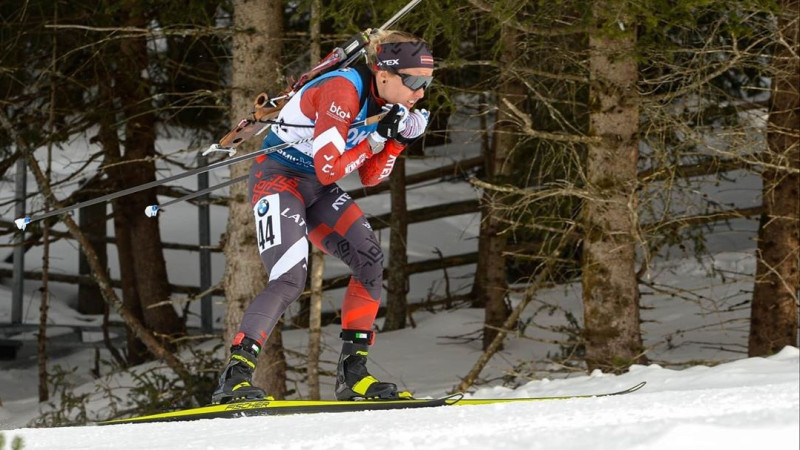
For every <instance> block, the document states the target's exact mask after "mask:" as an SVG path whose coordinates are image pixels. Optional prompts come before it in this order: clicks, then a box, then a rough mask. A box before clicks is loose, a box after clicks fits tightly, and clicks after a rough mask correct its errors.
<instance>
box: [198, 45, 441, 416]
mask: <svg viewBox="0 0 800 450" xmlns="http://www.w3.org/2000/svg"><path fill="white" fill-rule="evenodd" d="M367 58H368V65H362V66H355V67H352V68H346V69H340V70H335V71H332V72H329V73H327V74H324V75H321V76H319V77H318V78H315V79H313V80H312V81H310V82H309V83H308V84H306V85H305V86H304V87H303V88H302V89H301V90H300V91H299V92H298V93H297V94H295V95H294V96H293V97H292V98H291V100H289V102H288V103H287V104H286V106H284V108H283V109H282V110H281V113H280V115H279V116H278V120H277V122H278V123H277V124H276V125H273V126H272V128H271V131H270V133H269V134H268V135H267V137H266V138H265V139H264V143H263V146H262V148H269V147H273V146H275V145H278V144H281V143H284V142H295V141H299V140H302V139H306V138H309V137H311V138H313V140H311V141H310V142H308V143H304V144H297V145H295V146H293V147H291V148H288V149H284V150H280V151H276V152H273V153H269V154H266V155H262V156H259V157H258V158H257V159H256V160H255V162H254V163H253V167H252V169H251V171H250V193H251V197H250V201H251V204H252V206H253V215H254V217H255V226H256V236H257V244H258V250H259V252H260V254H261V261H262V262H263V264H264V267H265V269H266V270H267V273H268V274H269V281H268V283H267V287H266V288H265V289H264V290H263V291H262V292H261V293H260V294H258V295H257V296H256V297H255V299H254V300H253V302H252V303H251V304H250V306H249V307H248V308H247V310H246V311H245V313H244V317H243V319H242V322H241V324H240V326H239V332H238V333H237V334H236V336H235V337H234V339H233V343H232V347H231V356H230V359H229V361H228V363H227V365H226V366H225V368H224V369H223V371H222V373H221V375H220V378H219V385H218V387H217V389H216V390H215V391H214V393H213V395H212V402H213V403H227V402H231V401H241V400H252V399H259V398H264V397H265V396H266V393H265V392H264V390H263V389H261V388H258V387H256V386H253V385H252V384H251V378H252V374H253V371H254V369H255V367H256V359H257V356H258V353H259V352H260V350H261V347H262V346H263V344H264V341H265V340H266V339H267V338H268V337H269V335H270V333H271V332H272V329H273V328H274V327H275V325H276V324H277V323H278V319H280V317H281V315H282V314H283V313H284V311H286V309H287V308H288V307H289V305H290V304H291V303H292V302H294V301H295V300H296V299H297V298H298V297H299V296H300V294H301V293H302V291H303V288H304V286H305V282H306V274H307V258H308V241H311V243H312V244H314V245H315V246H316V247H318V248H320V249H321V250H323V251H324V252H326V253H327V254H329V255H334V256H336V257H337V258H339V259H341V260H342V261H343V262H345V263H346V264H347V265H348V267H349V268H350V270H351V271H352V276H351V278H350V283H349V285H348V287H347V290H346V292H345V294H344V300H343V302H342V332H341V335H340V337H341V339H342V341H343V345H342V352H341V356H340V357H339V363H338V366H337V371H336V372H337V374H336V387H335V395H336V398H337V399H338V400H354V399H361V398H381V399H396V398H401V397H405V396H407V395H410V394H407V393H398V392H397V386H396V385H395V384H393V383H387V382H381V381H378V380H377V379H376V378H375V377H373V376H372V375H370V374H369V372H368V371H367V368H366V363H367V355H368V351H369V348H370V346H371V345H372V343H373V341H374V338H375V334H374V332H373V330H372V328H373V322H374V321H375V316H376V315H377V312H378V306H379V305H380V300H381V290H382V272H383V251H382V250H381V247H380V245H379V243H378V241H377V239H376V237H375V234H374V233H373V231H372V229H371V228H370V225H369V222H367V220H366V218H365V217H364V213H363V212H362V211H361V209H360V208H359V207H358V205H356V204H355V202H354V201H353V200H352V199H351V198H350V196H348V195H347V193H346V192H344V191H343V190H342V189H341V188H339V186H337V185H336V181H337V180H339V179H341V178H342V177H344V176H345V175H347V174H349V173H351V172H354V171H358V173H359V176H360V178H361V183H362V184H363V185H364V186H373V185H376V184H378V183H380V182H381V181H382V180H384V179H385V178H386V177H388V176H389V174H390V173H391V171H392V168H393V166H394V163H395V160H396V159H397V157H398V156H399V155H400V153H401V152H402V151H403V149H404V148H405V146H406V145H408V144H409V143H410V142H412V141H413V140H415V139H416V138H418V137H419V136H421V135H422V133H423V132H424V131H425V128H426V127H427V125H428V112H427V111H425V110H424V109H423V110H417V109H414V107H415V106H416V105H417V102H419V101H420V100H421V99H422V98H423V97H424V95H425V91H426V89H428V87H429V86H430V84H431V82H432V81H433V56H432V55H431V52H430V50H429V48H428V46H427V44H425V42H423V41H422V40H420V39H419V38H416V37H414V36H413V35H410V34H407V33H403V32H398V31H383V32H379V33H377V34H375V35H372V36H371V37H370V43H369V44H368V47H367ZM387 111H388V112H387ZM381 112H386V115H385V116H384V117H383V118H382V119H381V120H380V121H379V122H378V123H377V124H372V125H365V124H363V122H362V121H363V120H364V119H366V118H367V117H372V116H375V115H376V114H379V113H381Z"/></svg>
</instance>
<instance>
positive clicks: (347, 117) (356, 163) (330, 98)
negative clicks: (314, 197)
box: [300, 77, 372, 184]
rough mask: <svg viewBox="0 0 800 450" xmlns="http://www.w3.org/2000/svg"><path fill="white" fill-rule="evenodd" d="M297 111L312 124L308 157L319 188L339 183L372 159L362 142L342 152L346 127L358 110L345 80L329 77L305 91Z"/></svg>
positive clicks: (353, 92) (355, 97) (353, 90)
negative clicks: (311, 156) (311, 155)
mask: <svg viewBox="0 0 800 450" xmlns="http://www.w3.org/2000/svg"><path fill="white" fill-rule="evenodd" d="M300 109H301V110H302V112H303V114H304V115H305V116H306V117H309V118H311V119H312V120H314V121H315V123H314V141H313V143H312V152H313V153H312V154H313V158H314V169H315V171H316V173H317V178H319V180H320V182H322V184H331V183H333V182H335V181H337V180H339V179H340V178H342V177H344V176H345V175H347V174H348V173H350V172H352V171H354V170H356V169H358V168H359V167H360V166H361V165H362V164H364V161H366V160H367V158H369V157H371V156H372V150H371V149H370V147H369V143H368V142H367V140H366V139H364V140H363V141H362V142H361V143H360V144H359V145H356V146H355V147H353V148H351V149H350V150H348V151H345V149H346V142H347V133H348V131H349V130H350V124H351V123H353V120H354V119H355V118H356V116H358V112H359V110H360V109H361V108H360V107H359V96H358V91H357V90H356V88H355V86H353V84H352V83H351V82H350V81H348V80H347V79H345V78H342V77H332V78H328V79H325V80H322V81H321V82H319V83H318V84H317V85H315V86H311V87H309V88H308V89H306V91H305V92H304V93H303V97H302V98H301V99H300Z"/></svg>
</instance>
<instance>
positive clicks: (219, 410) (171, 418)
mask: <svg viewBox="0 0 800 450" xmlns="http://www.w3.org/2000/svg"><path fill="white" fill-rule="evenodd" d="M462 397H463V394H454V395H450V396H447V397H442V398H434V399H402V400H360V401H337V400H329V401H326V400H322V401H313V400H255V401H245V402H235V403H226V404H223V405H211V406H204V407H201V408H194V409H186V410H181V411H171V412H165V413H160V414H153V415H150V416H141V417H131V418H128V419H114V420H108V421H105V422H99V425H115V424H126V423H150V422H175V421H187V420H199V419H219V418H237V417H252V416H273V415H284V414H316V413H335V412H355V411H384V410H389V409H410V408H432V407H436V406H445V405H452V404H455V403H456V402H458V401H459V400H461V398H462Z"/></svg>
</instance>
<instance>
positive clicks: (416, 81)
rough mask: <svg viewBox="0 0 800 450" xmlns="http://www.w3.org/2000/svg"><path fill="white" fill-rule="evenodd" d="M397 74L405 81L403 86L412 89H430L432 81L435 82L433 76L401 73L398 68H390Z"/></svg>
mask: <svg viewBox="0 0 800 450" xmlns="http://www.w3.org/2000/svg"><path fill="white" fill-rule="evenodd" d="M389 71H390V72H392V73H393V74H395V75H398V76H399V77H400V80H402V82H403V86H405V87H407V88H409V89H411V90H412V91H416V90H418V89H425V90H428V88H429V87H430V85H431V83H433V76H426V75H409V74H407V73H400V72H398V71H396V70H391V69H390V70H389Z"/></svg>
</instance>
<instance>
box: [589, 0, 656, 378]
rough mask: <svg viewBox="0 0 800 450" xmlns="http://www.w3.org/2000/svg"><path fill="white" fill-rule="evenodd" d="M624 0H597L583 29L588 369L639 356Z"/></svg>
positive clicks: (634, 106)
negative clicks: (591, 140) (593, 139)
mask: <svg viewBox="0 0 800 450" xmlns="http://www.w3.org/2000/svg"><path fill="white" fill-rule="evenodd" d="M627 7H628V3H627V2H613V1H601V0H598V1H596V2H594V4H593V14H594V26H593V27H592V28H591V30H592V31H591V34H590V36H589V51H590V55H589V58H590V59H589V72H590V73H589V77H590V81H589V83H590V86H589V89H590V92H589V96H590V99H589V107H590V130H589V134H590V135H592V136H597V137H599V138H601V141H600V143H599V144H591V145H589V146H588V158H587V160H588V161H587V168H586V171H587V173H586V181H587V189H588V190H589V191H590V192H591V193H592V195H591V196H590V198H588V199H586V201H585V203H584V209H583V224H584V245H583V278H582V284H583V307H584V322H585V328H584V338H585V343H586V363H587V365H588V368H589V370H594V369H602V370H603V371H612V372H617V373H618V372H621V371H624V370H625V369H627V368H628V367H629V366H630V365H631V364H633V363H636V362H641V361H643V359H644V357H643V355H642V350H643V347H642V339H641V333H640V328H639V286H638V283H637V280H636V273H635V272H636V271H635V256H636V255H635V239H634V236H635V234H634V227H635V226H636V223H635V221H634V217H636V195H637V194H636V183H637V181H636V168H637V165H636V164H637V158H638V123H639V94H638V91H637V88H636V81H637V77H638V72H637V66H636V58H635V54H634V50H635V43H636V34H635V33H636V24H635V23H634V22H633V18H632V17H631V15H630V14H629V12H628V11H627Z"/></svg>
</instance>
